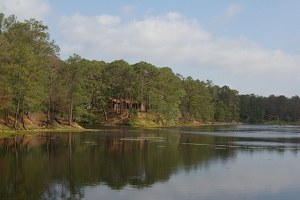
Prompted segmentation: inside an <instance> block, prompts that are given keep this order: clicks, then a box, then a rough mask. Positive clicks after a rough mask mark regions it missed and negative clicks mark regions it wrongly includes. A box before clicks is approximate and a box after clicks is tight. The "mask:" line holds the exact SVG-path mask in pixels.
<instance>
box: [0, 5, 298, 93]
mask: <svg viewBox="0 0 300 200" xmlns="http://www.w3.org/2000/svg"><path fill="white" fill-rule="evenodd" d="M299 10H300V1H299V0H285V1H282V0H263V1H262V0H251V1H250V0H218V1H217V0H215V1H212V0H127V1H124V0H111V1H107V0H84V1H83V0H0V12H2V13H4V14H5V16H6V17H7V16H9V15H11V14H14V15H16V16H17V19H18V20H19V21H23V20H25V19H30V18H35V19H37V20H39V21H42V22H43V24H45V25H47V26H48V27H49V30H48V32H49V33H50V37H51V39H53V40H55V41H56V44H57V45H58V46H59V47H60V50H61V51H60V56H61V59H62V60H66V59H68V57H69V56H71V55H73V54H74V53H76V54H78V55H80V56H81V57H82V58H85V59H89V60H99V61H100V60H103V61H105V62H112V61H114V60H119V59H123V60H125V61H127V62H128V63H129V64H134V63H137V62H140V61H144V62H148V63H151V64H153V65H155V66H156V67H170V68H171V69H172V70H173V72H174V73H175V74H177V73H178V74H181V75H182V76H183V77H185V78H186V77H188V76H191V77H192V78H193V79H195V80H196V79H199V80H201V81H206V80H211V81H212V82H213V83H214V84H215V85H219V86H221V87H222V86H224V85H227V86H229V87H230V88H231V89H235V90H237V91H239V94H255V95H261V96H269V95H276V96H279V95H285V96H287V97H292V96H295V95H297V96H300V23H299V19H300V12H299Z"/></svg>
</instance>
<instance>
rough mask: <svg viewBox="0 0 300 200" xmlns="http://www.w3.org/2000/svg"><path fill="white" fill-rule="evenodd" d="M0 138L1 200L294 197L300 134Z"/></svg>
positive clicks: (265, 128)
mask: <svg viewBox="0 0 300 200" xmlns="http://www.w3.org/2000/svg"><path fill="white" fill-rule="evenodd" d="M88 128H96V129H98V130H95V131H89V132H81V133H78V132H68V133H50V132H49V133H38V134H35V135H34V136H19V137H17V138H11V137H10V138H3V139H0V199H1V200H2V199H3V200H9V199H13V200H15V199H30V200H33V199H106V200H109V199H112V200H115V199H124V200H127V199H130V200H137V199H143V200H148V199H149V200H150V199H157V200H171V199H175V200H182V199H189V200H192V199H197V200H199V199H208V200H210V199H218V200H219V199H224V200H229V199H230V200H233V199H263V200H266V199H267V200H268V199H270V200H271V199H272V200H276V199H289V200H290V199H299V196H300V128H299V127H297V126H275V125H274V126H273V125H259V126H256V125H241V126H205V127H172V128H159V129H158V128H155V129H142V128H130V127H88Z"/></svg>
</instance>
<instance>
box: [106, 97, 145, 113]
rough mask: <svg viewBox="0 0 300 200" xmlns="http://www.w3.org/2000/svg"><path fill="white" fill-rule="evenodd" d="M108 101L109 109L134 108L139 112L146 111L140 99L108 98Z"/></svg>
mask: <svg viewBox="0 0 300 200" xmlns="http://www.w3.org/2000/svg"><path fill="white" fill-rule="evenodd" d="M110 101H111V102H110V105H111V109H113V110H119V109H130V108H135V109H137V110H138V111H139V112H145V111H146V107H145V105H144V104H143V102H141V101H132V100H130V99H110Z"/></svg>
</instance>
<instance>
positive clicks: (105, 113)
mask: <svg viewBox="0 0 300 200" xmlns="http://www.w3.org/2000/svg"><path fill="white" fill-rule="evenodd" d="M100 105H101V108H102V110H103V114H104V119H105V121H107V120H108V118H107V112H106V110H105V108H104V106H103V103H102V100H100Z"/></svg>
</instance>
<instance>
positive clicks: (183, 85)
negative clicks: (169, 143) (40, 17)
mask: <svg viewBox="0 0 300 200" xmlns="http://www.w3.org/2000/svg"><path fill="white" fill-rule="evenodd" d="M47 30H48V27H47V26H45V25H43V24H42V22H40V21H37V20H35V19H30V20H25V21H24V22H19V21H17V19H16V17H15V16H13V15H12V16H9V17H7V18H5V16H4V15H3V14H0V80H1V81H0V112H1V117H2V118H3V120H4V123H5V124H7V125H8V124H12V127H13V128H25V129H26V127H25V123H24V118H29V119H30V117H31V114H32V113H44V114H45V116H46V118H47V119H46V121H45V125H47V126H52V125H54V124H55V123H59V122H60V120H61V119H67V120H68V123H69V125H70V126H72V124H73V122H74V121H77V122H82V121H89V122H99V113H101V114H102V115H103V120H107V119H108V115H107V113H108V111H110V110H111V109H113V108H116V110H115V112H119V113H124V114H126V115H127V116H129V117H130V119H131V120H134V119H135V117H136V116H137V112H138V111H139V110H142V109H141V107H139V108H137V107H135V106H133V105H134V104H135V103H137V102H138V103H139V105H140V106H141V105H143V106H144V110H143V111H144V113H147V116H149V119H148V120H152V121H154V122H155V123H158V124H162V125H171V124H175V123H189V122H193V121H198V122H204V123H206V122H232V121H240V120H242V121H245V122H251V123H258V122H264V121H268V120H281V121H288V122H298V121H299V107H300V99H299V97H298V96H294V97H292V98H287V97H285V96H274V95H272V96H269V97H261V96H256V95H252V94H251V95H239V93H238V91H236V90H233V89H230V88H229V87H228V86H223V87H220V86H217V85H214V84H213V83H212V81H210V80H207V81H200V80H194V79H193V78H192V77H187V78H185V77H182V76H181V75H179V74H174V73H173V71H172V70H171V69H170V68H168V67H162V68H158V67H156V66H154V65H152V64H150V63H146V62H139V63H136V64H133V65H130V64H129V63H127V62H126V61H124V60H116V61H113V62H111V63H106V62H103V61H95V60H93V61H90V60H86V59H84V58H81V57H80V56H79V55H76V54H74V55H72V56H70V57H69V59H67V60H65V61H63V60H61V59H60V58H59V47H58V46H57V45H56V44H55V42H54V41H52V40H51V39H50V36H49V34H48V32H47ZM112 100H115V102H119V105H118V107H113V105H112V103H113V101H112ZM12 119H13V122H12Z"/></svg>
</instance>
